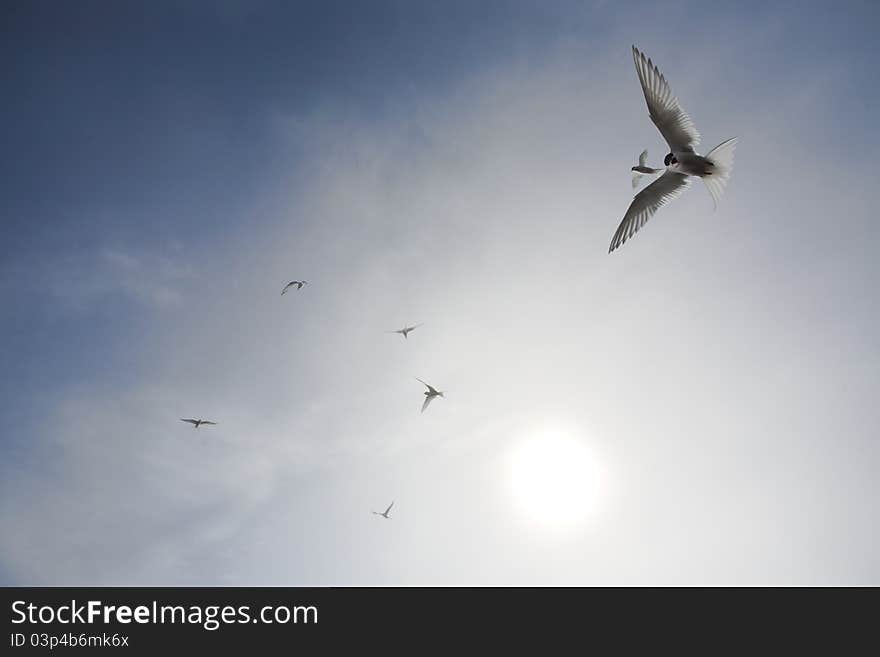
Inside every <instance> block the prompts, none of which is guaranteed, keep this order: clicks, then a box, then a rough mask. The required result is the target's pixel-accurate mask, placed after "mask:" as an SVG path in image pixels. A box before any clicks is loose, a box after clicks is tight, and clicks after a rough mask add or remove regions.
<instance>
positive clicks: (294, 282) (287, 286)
mask: <svg viewBox="0 0 880 657" xmlns="http://www.w3.org/2000/svg"><path fill="white" fill-rule="evenodd" d="M308 283H309V282H308V281H290V283H288V284H287V285H285V286H284V289H283V290H281V296H284V293H285V292H287V291H288V290H289V289H290V288H291V287H293V286H294V285H296V289H297V290H299V289H301V288H302V286H303V285H308Z"/></svg>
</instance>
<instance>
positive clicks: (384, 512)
mask: <svg viewBox="0 0 880 657" xmlns="http://www.w3.org/2000/svg"><path fill="white" fill-rule="evenodd" d="M392 506H394V502H391V504H389V505H388V508H387V509H385V510H384V511H383V512H382V513H379V512H378V511H373V512H372V513H373V515H376V516H382V517H383V518H385V520H391V518H389V517H388V512H389V511H391V507H392Z"/></svg>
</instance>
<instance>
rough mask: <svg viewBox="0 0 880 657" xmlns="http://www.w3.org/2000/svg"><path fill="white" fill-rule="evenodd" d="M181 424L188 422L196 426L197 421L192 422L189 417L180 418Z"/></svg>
mask: <svg viewBox="0 0 880 657" xmlns="http://www.w3.org/2000/svg"><path fill="white" fill-rule="evenodd" d="M180 421H181V422H189V423H190V424H198V423H199V421H198V420H193V419H192V418H191V417H182V418H180Z"/></svg>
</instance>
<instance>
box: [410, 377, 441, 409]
mask: <svg viewBox="0 0 880 657" xmlns="http://www.w3.org/2000/svg"><path fill="white" fill-rule="evenodd" d="M416 381H418V382H419V383H421V384H423V385H425V386H426V387H427V388H428V389H427V390H426V391H425V402H424V403H423V404H422V413H424V412H425V409H426V408H428V404H430V403H431V400H432V399H434V397H445V395H444V393H442V392H440V391H439V390H437V389H435V388H434V387H433V386H429V385H428V384H427V383H425V382H424V381H422V380H421V379H420V378H419V377H416Z"/></svg>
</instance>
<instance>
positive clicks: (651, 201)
mask: <svg viewBox="0 0 880 657" xmlns="http://www.w3.org/2000/svg"><path fill="white" fill-rule="evenodd" d="M632 51H633V60H634V61H635V64H636V73H637V74H638V76H639V82H640V83H641V85H642V91H643V92H644V94H645V101H646V102H647V104H648V114H649V115H650V116H651V120H652V121H653V122H654V125H656V126H657V129H658V130H659V131H660V134H661V135H663V138H664V139H665V140H666V143H667V144H668V145H669V153H668V154H667V155H666V157H665V158H664V160H663V163H664V164H665V165H666V171H665V172H664V173H663V175H662V176H660V177H659V178H657V180H655V181H654V182H652V183H651V184H650V185H648V186H647V187H645V189H643V190H642V191H641V192H639V193H638V194H636V196H635V198H633V200H632V203H630V206H629V209H627V211H626V214H625V215H624V217H623V221H621V222H620V226H618V227H617V231H616V232H615V233H614V237H613V238H612V239H611V246H609V247H608V253H611V252H612V251H614V249H616V248H617V247H619V246H620V245H621V244H623V243H624V242H626V240H627V239H629V238H630V237H632V236H633V235H634V234H635V233H636V232H637V231H638V230H639V229H640V228H641V227H642V226H644V225H645V222H647V221H648V219H650V218H651V217H652V216H653V215H654V213H655V212H656V211H657V210H658V209H659V208H661V207H663V206H664V205H666V204H667V203H668V202H669V201H671V200H672V199H674V198H677V197H678V196H679V195H680V194H681V193H682V192H683V191H684V190H685V189H687V188H688V186H689V185H690V182H691V181H690V178H689V176H695V177H698V178H702V179H703V182H704V183H706V188H707V189H708V190H709V193H710V194H711V195H712V200H713V201H714V203H715V207H716V208H717V207H718V201H719V199H720V198H721V195H722V194H723V193H724V188H725V187H726V186H727V181H728V180H729V179H730V173H731V171H732V170H733V154H734V150H735V149H736V141H737V138H736V137H733V138H732V139H728V140H726V141H723V142H721V143H720V144H719V145H718V146H716V147H715V148H713V149H712V150H711V151H709V152H708V153H707V154H706V155H705V156H702V155H699V154H698V153H697V152H696V151H695V150H694V147H695V146H697V145H698V144H699V143H700V133H699V132H697V129H696V127H694V123H693V121H692V120H691V118H690V117H689V116H688V115H687V113H686V112H685V111H684V110H683V109H682V107H681V105H680V104H679V102H678V99H677V98H676V97H675V96H673V95H672V89H671V88H670V87H669V83H668V82H667V81H666V78H665V77H663V74H662V73H660V71H659V70H658V69H657V67H656V66H654V63H653V62H652V61H651V60H650V59H648V58H647V57H645V55H644V54H642V53H641V52H639V50H638V49H637V48H636V47H635V46H633V47H632ZM640 165H641V162H640Z"/></svg>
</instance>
